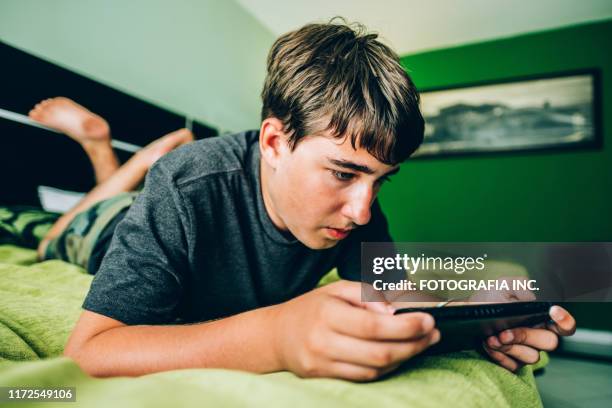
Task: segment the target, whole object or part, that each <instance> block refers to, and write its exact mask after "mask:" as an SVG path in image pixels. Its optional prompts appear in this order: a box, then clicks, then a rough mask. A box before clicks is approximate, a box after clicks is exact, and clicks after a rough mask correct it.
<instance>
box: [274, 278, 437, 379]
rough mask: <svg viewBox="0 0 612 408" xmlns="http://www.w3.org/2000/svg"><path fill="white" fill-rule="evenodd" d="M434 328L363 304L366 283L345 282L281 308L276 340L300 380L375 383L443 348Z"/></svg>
mask: <svg viewBox="0 0 612 408" xmlns="http://www.w3.org/2000/svg"><path fill="white" fill-rule="evenodd" d="M434 323H435V322H434V320H433V318H432V317H431V316H430V315H428V314H425V313H407V314H402V315H397V316H394V315H393V308H391V307H390V305H389V304H387V303H386V302H384V301H383V302H379V303H376V302H362V301H361V284H360V283H358V282H348V281H340V282H336V283H333V284H331V285H327V286H324V287H322V288H318V289H315V290H313V291H311V292H308V293H306V294H304V295H302V296H299V297H297V298H295V299H292V300H290V301H288V302H286V303H283V304H280V305H278V308H277V311H276V323H275V330H276V332H275V333H274V335H273V338H274V339H275V344H274V346H275V348H276V354H277V356H278V357H279V359H280V363H281V365H282V367H283V368H284V369H286V370H290V371H292V372H294V373H296V374H298V375H299V376H302V377H336V378H345V379H350V380H356V381H369V380H373V379H375V378H377V377H379V376H381V375H384V374H386V373H388V372H390V371H392V370H394V369H395V368H397V366H399V365H400V364H401V363H402V362H403V361H404V360H407V359H409V358H411V357H413V356H414V355H416V354H418V353H420V352H422V351H423V350H425V349H426V348H427V347H429V346H430V345H432V344H435V343H437V342H438V341H439V340H440V332H439V331H438V330H437V329H434Z"/></svg>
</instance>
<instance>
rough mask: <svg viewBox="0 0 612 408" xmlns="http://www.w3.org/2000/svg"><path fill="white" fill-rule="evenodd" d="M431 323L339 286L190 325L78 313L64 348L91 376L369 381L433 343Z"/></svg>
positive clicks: (352, 284)
mask: <svg viewBox="0 0 612 408" xmlns="http://www.w3.org/2000/svg"><path fill="white" fill-rule="evenodd" d="M433 326H434V322H433V319H432V318H431V316H429V315H427V314H424V313H408V314H404V315H400V316H393V315H392V314H391V310H390V309H388V308H387V305H386V304H384V303H374V304H364V303H362V302H361V288H360V284H359V283H355V282H346V281H341V282H337V283H335V284H331V285H328V286H325V287H322V288H318V289H315V290H313V291H311V292H308V293H306V294H304V295H302V296H299V297H297V298H295V299H292V300H290V301H288V302H285V303H282V304H278V305H274V306H269V307H265V308H261V309H256V310H252V311H248V312H245V313H241V314H238V315H235V316H232V317H228V318H225V319H221V320H216V321H211V322H206V323H199V324H193V325H182V326H179V325H170V326H126V325H124V324H123V323H121V322H119V321H117V320H115V319H111V318H109V317H106V316H103V315H100V314H97V313H93V312H90V311H85V312H83V314H82V315H81V318H80V319H79V321H78V323H77V325H76V327H75V329H74V331H73V333H72V335H71V337H70V339H69V340H68V344H67V346H66V349H65V355H67V356H68V357H71V358H73V359H74V360H76V361H77V363H78V364H79V365H80V366H81V367H82V368H83V369H84V370H85V371H86V372H87V373H89V374H91V375H93V376H100V377H102V376H119V375H130V376H136V375H143V374H148V373H153V372H158V371H164V370H172V369H179V368H228V369H240V370H246V371H251V372H257V373H265V372H273V371H279V370H290V371H292V372H294V373H296V374H298V375H300V376H304V377H337V378H346V379H351V380H357V381H359V380H372V379H374V378H377V377H378V376H381V375H383V374H385V373H387V372H389V371H391V370H393V369H395V368H396V367H397V366H398V365H399V364H400V363H401V362H403V361H405V360H406V359H408V358H410V357H412V356H414V355H416V354H418V353H420V352H421V351H423V350H424V349H426V348H427V347H429V346H430V345H431V344H434V343H435V342H437V341H438V340H439V337H440V333H439V332H438V331H437V330H435V329H434V327H433Z"/></svg>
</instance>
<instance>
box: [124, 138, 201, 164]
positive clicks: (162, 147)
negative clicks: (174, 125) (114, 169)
mask: <svg viewBox="0 0 612 408" xmlns="http://www.w3.org/2000/svg"><path fill="white" fill-rule="evenodd" d="M189 142H193V133H191V131H190V130H189V129H179V130H175V131H174V132H172V133H168V134H167V135H165V136H162V137H160V138H159V139H157V140H155V141H154V142H152V143H150V144H148V145H147V146H145V147H144V148H143V149H142V150H140V151H138V152H137V153H136V155H135V156H134V160H138V162H139V163H140V164H142V165H144V166H146V168H147V169H148V168H149V167H151V166H152V165H153V163H155V162H156V161H157V160H158V159H159V158H160V157H162V156H163V155H165V154H166V153H168V152H170V151H171V150H174V149H175V148H177V147H178V146H181V145H184V144H187V143H189Z"/></svg>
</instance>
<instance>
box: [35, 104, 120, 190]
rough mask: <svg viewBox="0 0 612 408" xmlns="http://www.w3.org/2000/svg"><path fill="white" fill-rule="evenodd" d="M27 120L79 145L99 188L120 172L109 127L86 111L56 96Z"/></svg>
mask: <svg viewBox="0 0 612 408" xmlns="http://www.w3.org/2000/svg"><path fill="white" fill-rule="evenodd" d="M29 116H30V118H32V119H34V120H35V121H38V122H40V123H42V124H43V125H46V126H49V127H52V128H54V129H57V130H59V131H60V132H63V133H65V134H67V135H68V136H69V137H71V138H72V139H74V140H76V141H77V142H79V143H80V144H81V146H82V147H83V149H84V150H85V152H86V153H87V155H88V156H89V159H90V160H91V164H92V166H93V168H94V172H95V174H96V181H97V182H98V184H99V183H102V182H104V181H105V180H107V179H108V178H109V177H110V176H111V175H112V174H113V173H114V172H115V171H117V169H118V168H119V161H118V160H117V157H116V156H115V153H114V151H113V148H112V146H111V136H110V127H109V126H108V123H107V122H106V121H105V120H104V119H103V118H101V117H100V116H98V115H96V114H95V113H93V112H91V111H89V110H87V108H85V107H83V106H81V105H79V104H78V103H76V102H74V101H72V100H70V99H68V98H64V97H61V96H59V97H57V98H50V99H45V100H44V101H42V102H40V103H38V104H36V106H34V108H33V109H32V110H31V111H30V113H29Z"/></svg>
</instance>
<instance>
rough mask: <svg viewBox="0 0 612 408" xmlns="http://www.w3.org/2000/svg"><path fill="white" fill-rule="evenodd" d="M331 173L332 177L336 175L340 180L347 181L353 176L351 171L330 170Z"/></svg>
mask: <svg viewBox="0 0 612 408" xmlns="http://www.w3.org/2000/svg"><path fill="white" fill-rule="evenodd" d="M332 174H333V175H334V177H336V178H337V179H338V180H340V181H349V180H351V179H352V178H353V177H355V175H354V174H353V173H345V172H343V171H336V170H332Z"/></svg>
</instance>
